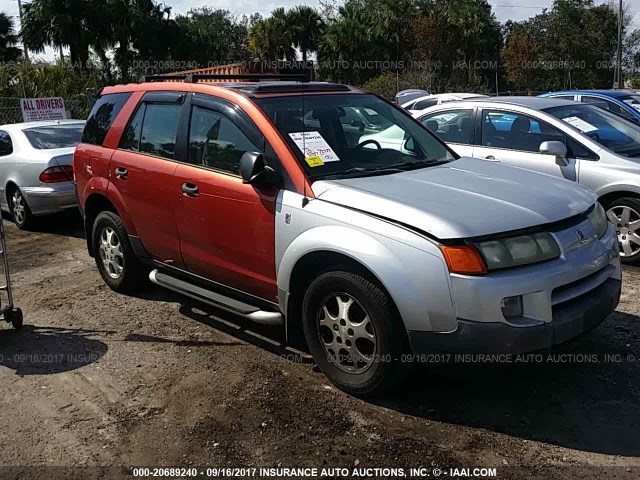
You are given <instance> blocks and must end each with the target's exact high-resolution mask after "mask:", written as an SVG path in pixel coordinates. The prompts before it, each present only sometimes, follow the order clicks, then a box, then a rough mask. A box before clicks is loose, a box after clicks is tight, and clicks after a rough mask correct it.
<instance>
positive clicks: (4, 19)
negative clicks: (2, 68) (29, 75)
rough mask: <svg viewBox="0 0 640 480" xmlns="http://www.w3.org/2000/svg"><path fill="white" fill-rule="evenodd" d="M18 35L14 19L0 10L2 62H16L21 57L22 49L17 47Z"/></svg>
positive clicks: (0, 58) (0, 55) (0, 53)
mask: <svg viewBox="0 0 640 480" xmlns="http://www.w3.org/2000/svg"><path fill="white" fill-rule="evenodd" d="M17 43H18V35H16V31H15V28H14V25H13V19H12V18H11V17H10V16H9V15H7V14H6V13H4V12H0V62H3V63H5V62H14V61H16V60H18V59H19V58H20V56H21V55H22V51H21V50H20V49H19V48H18V47H16V44H17Z"/></svg>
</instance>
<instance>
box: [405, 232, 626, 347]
mask: <svg viewBox="0 0 640 480" xmlns="http://www.w3.org/2000/svg"><path fill="white" fill-rule="evenodd" d="M578 232H579V233H580V235H578V234H577V233H578ZM553 235H554V236H555V238H556V241H557V242H558V245H559V246H560V249H561V255H560V257H559V258H557V259H555V260H551V261H548V262H544V263H539V264H535V265H530V266H526V267H519V268H514V269H509V270H503V271H496V272H492V273H490V274H488V275H483V276H469V275H457V274H452V275H451V276H450V279H451V291H452V297H453V304H454V308H455V317H456V323H457V326H456V328H455V329H452V330H451V331H446V332H443V331H439V332H436V331H428V330H417V329H413V330H410V331H409V332H408V333H409V340H410V342H411V346H412V348H413V351H414V353H430V352H434V351H435V352H468V353H524V352H528V351H535V350H540V349H544V348H548V347H551V346H553V345H556V344H559V343H563V342H566V341H568V340H570V339H572V338H575V337H577V336H579V335H581V334H583V333H585V332H587V331H589V330H591V329H592V328H594V327H596V326H597V325H599V324H600V323H601V322H602V321H603V320H604V319H605V318H606V317H607V316H608V315H609V314H610V313H611V312H613V311H614V310H615V308H616V306H617V305H618V301H619V299H620V291H621V284H622V282H621V280H622V270H621V265H620V257H619V255H618V242H617V238H616V235H615V231H614V229H613V226H612V225H609V226H608V228H607V231H606V232H605V234H604V235H602V237H601V238H597V237H596V235H595V229H594V227H593V225H592V224H591V222H590V221H589V220H586V221H583V222H581V223H579V224H577V225H574V226H572V227H570V228H566V229H565V230H562V231H556V232H553ZM509 297H518V298H519V299H520V302H521V306H522V315H521V316H519V317H517V318H512V317H509V319H507V318H506V317H505V316H504V314H503V310H502V305H503V303H502V301H503V299H506V298H509Z"/></svg>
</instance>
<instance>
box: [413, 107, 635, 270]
mask: <svg viewBox="0 0 640 480" xmlns="http://www.w3.org/2000/svg"><path fill="white" fill-rule="evenodd" d="M414 116H415V117H416V118H417V119H418V120H419V121H420V122H421V123H422V124H423V125H424V126H426V127H427V128H428V129H429V130H431V131H432V132H433V133H435V134H436V135H438V136H439V137H440V138H441V139H442V140H444V141H445V142H446V143H447V144H448V145H449V146H450V147H451V148H453V149H454V150H455V151H456V152H457V153H458V154H459V155H465V156H473V157H477V158H481V159H485V160H490V161H494V162H501V163H504V164H508V165H513V166H516V167H521V168H526V169H530V170H536V171H538V172H542V173H546V174H549V175H553V176H556V177H559V178H564V179H567V180H570V181H573V182H577V183H580V184H582V185H584V186H586V187H588V188H589V189H590V190H592V191H593V192H595V193H596V194H597V196H598V199H599V201H600V203H601V204H602V205H603V206H604V207H605V210H606V212H607V217H608V218H609V220H610V221H611V223H613V225H614V227H615V228H616V233H617V236H618V243H619V248H620V255H621V256H622V259H623V261H624V262H625V263H629V264H634V265H639V264H640V126H638V125H636V124H634V123H632V122H629V121H627V120H625V119H623V118H621V117H619V116H617V115H614V114H612V113H610V112H607V111H604V110H602V109H599V108H597V107H594V106H592V105H586V104H584V103H578V102H574V101H571V100H562V99H554V98H540V97H508V98H507V97H501V98H486V99H477V100H471V101H460V102H455V103H448V104H443V105H438V106H435V107H431V108H428V109H425V110H423V111H421V112H419V113H415V114H414Z"/></svg>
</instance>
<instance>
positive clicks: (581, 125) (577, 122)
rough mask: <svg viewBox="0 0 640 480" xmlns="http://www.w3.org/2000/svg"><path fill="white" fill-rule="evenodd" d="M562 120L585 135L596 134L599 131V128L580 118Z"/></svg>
mask: <svg viewBox="0 0 640 480" xmlns="http://www.w3.org/2000/svg"><path fill="white" fill-rule="evenodd" d="M562 120H564V121H565V122H567V123H568V124H569V125H572V126H574V127H576V128H577V129H578V130H581V131H583V132H584V133H589V132H595V131H596V130H598V127H594V126H593V125H591V124H590V123H589V122H585V121H584V120H582V119H581V118H578V117H567V118H563V119H562Z"/></svg>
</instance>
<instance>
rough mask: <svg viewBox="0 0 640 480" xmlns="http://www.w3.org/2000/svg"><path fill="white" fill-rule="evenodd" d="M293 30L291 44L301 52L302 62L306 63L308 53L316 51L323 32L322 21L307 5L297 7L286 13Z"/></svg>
mask: <svg viewBox="0 0 640 480" xmlns="http://www.w3.org/2000/svg"><path fill="white" fill-rule="evenodd" d="M287 16H288V17H289V25H290V26H291V28H292V30H293V44H294V45H295V46H296V47H298V48H299V49H300V51H301V52H302V61H303V62H304V63H306V62H307V54H308V52H315V51H317V50H318V43H319V42H320V38H321V36H322V32H323V30H324V21H323V20H322V17H321V16H320V14H319V13H318V11H317V10H316V9H315V8H313V7H309V6H308V5H298V6H296V7H294V8H292V9H291V10H289V12H288V13H287Z"/></svg>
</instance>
